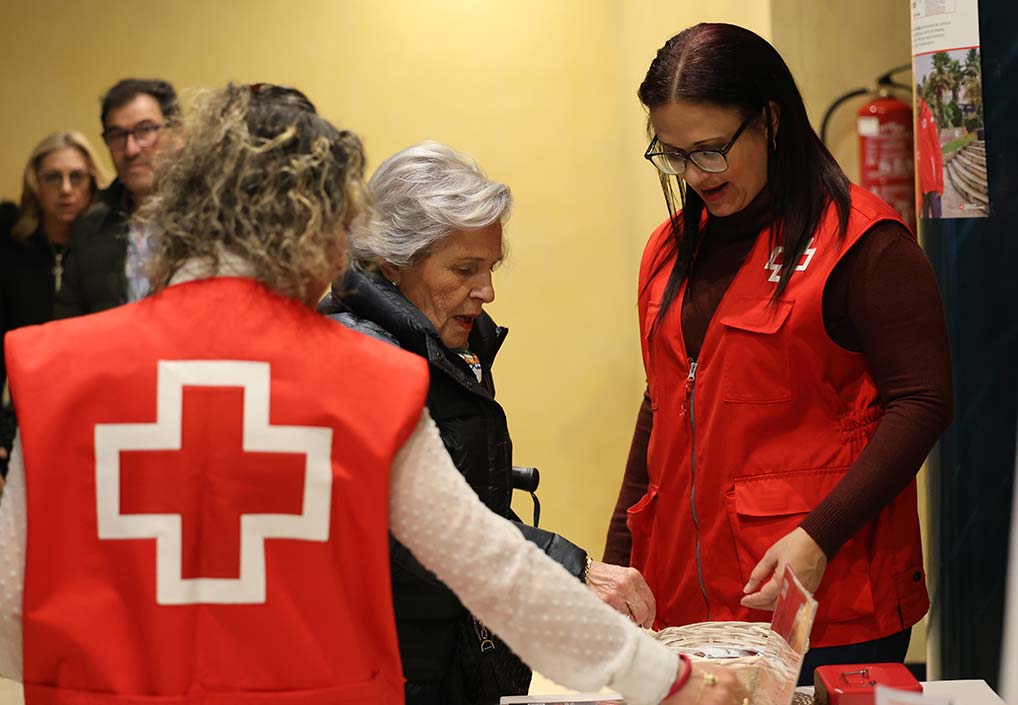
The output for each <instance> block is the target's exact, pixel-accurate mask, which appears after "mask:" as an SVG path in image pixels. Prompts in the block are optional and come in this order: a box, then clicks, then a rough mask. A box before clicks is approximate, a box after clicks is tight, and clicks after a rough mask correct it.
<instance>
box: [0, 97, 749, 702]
mask: <svg viewBox="0 0 1018 705" xmlns="http://www.w3.org/2000/svg"><path fill="white" fill-rule="evenodd" d="M185 138H186V146H185V147H184V148H183V150H182V151H181V152H180V154H179V155H177V157H176V158H174V160H173V162H172V163H170V164H169V165H168V166H167V168H166V169H165V171H162V172H161V173H160V176H159V178H158V182H157V186H156V191H155V192H154V194H153V196H152V198H151V199H149V200H148V201H146V202H145V204H144V205H143V206H142V207H141V210H140V217H141V218H143V219H144V221H143V222H145V223H147V224H148V226H149V227H151V228H152V237H153V243H152V244H153V247H152V249H151V251H150V258H151V259H150V260H149V264H150V270H149V271H150V275H151V279H152V284H153V290H154V291H153V294H152V295H151V296H149V297H147V298H145V299H143V300H141V301H137V302H135V303H131V304H127V305H125V306H121V307H118V308H115V309H112V310H109V311H104V312H101V313H97V314H95V315H92V316H85V317H81V318H75V319H71V320H66V321H56V322H53V323H50V324H48V325H45V326H42V327H39V328H33V329H25V330H21V331H16V332H15V333H13V334H12V336H11V338H12V339H11V340H10V341H9V342H8V346H9V350H8V354H9V356H10V360H9V364H10V370H11V388H12V391H13V393H14V399H15V403H16V404H18V405H20V406H19V413H21V414H22V421H23V423H22V427H21V429H20V431H19V434H20V435H19V438H18V440H17V442H16V443H15V449H14V454H13V456H12V463H11V472H10V481H9V483H8V488H7V490H6V492H5V496H4V498H3V502H2V503H0V674H4V675H7V676H14V677H21V678H22V679H23V682H24V683H25V694H26V702H27V703H28V705H33V704H34V703H43V702H86V701H87V702H90V703H95V704H97V705H101V704H104V703H105V704H106V705H116V704H117V703H119V704H121V705H122V704H123V703H127V702H148V700H146V698H148V697H152V698H154V699H153V700H152V702H157V701H158V702H164V703H175V704H177V705H187V704H196V703H203V702H219V703H235V704H243V703H247V704H248V705H253V704H255V703H270V702H282V703H287V704H288V705H322V704H324V703H336V704H337V705H338V704H339V703H344V704H348V705H368V704H372V705H382V704H385V705H398V704H399V703H402V702H403V675H402V668H401V665H400V655H399V648H398V643H397V638H396V626H395V623H394V617H393V606H392V592H391V588H390V572H389V548H388V547H389V530H390V528H391V530H392V533H393V535H394V536H395V537H396V538H397V540H399V541H400V542H402V543H403V544H404V545H406V546H407V548H409V549H410V550H411V551H413V552H414V553H415V555H416V556H417V558H418V559H419V560H420V561H421V563H422V564H423V565H424V566H425V567H427V568H428V569H429V570H432V571H434V572H435V573H436V574H437V575H438V576H439V577H440V578H441V579H442V580H443V581H445V582H446V584H448V585H449V587H451V588H452V589H453V590H454V591H456V593H457V594H458V595H459V597H460V599H462V601H463V603H464V605H466V607H467V608H468V609H469V610H470V611H471V612H473V613H474V614H476V615H477V616H478V617H479V618H480V619H482V620H483V621H484V623H485V624H488V625H489V626H490V627H491V628H492V629H494V630H496V631H497V632H498V634H500V635H501V636H502V637H503V638H504V639H505V640H506V642H507V643H509V645H510V646H511V647H512V648H513V649H515V650H517V653H518V654H519V655H520V657H521V658H523V659H524V660H526V661H527V662H528V663H529V664H531V665H533V666H534V667H536V668H539V669H540V670H541V671H542V672H543V673H545V674H547V675H548V676H550V677H552V678H555V679H557V680H559V681H561V682H563V683H565V684H567V685H571V686H573V687H577V688H582V689H597V688H600V687H601V686H602V685H606V684H608V685H611V686H612V687H613V688H615V689H617V690H619V691H620V692H621V693H623V695H625V697H626V702H628V703H631V704H632V705H650V704H651V703H657V702H661V701H664V702H666V703H668V704H669V705H679V704H680V703H694V702H696V703H699V704H700V705H738V703H743V702H744V701H743V697H744V693H743V691H742V689H741V687H740V686H739V685H738V684H737V682H736V680H735V677H734V676H733V675H732V674H731V672H729V671H727V670H725V669H723V668H718V667H715V666H702V665H696V666H693V665H690V664H689V662H688V660H680V659H679V658H678V657H677V656H676V655H675V654H674V653H672V652H670V651H669V650H668V649H667V648H665V647H664V646H663V645H661V644H660V643H657V642H655V641H653V640H652V639H650V638H649V637H648V636H647V635H646V634H644V633H643V631H642V630H640V629H639V628H638V627H637V626H636V625H634V624H632V623H631V622H630V621H629V620H627V619H626V618H625V617H623V616H622V615H620V614H618V613H617V612H615V611H614V610H612V609H611V608H610V607H608V606H607V605H605V604H604V603H602V602H601V601H600V600H598V599H597V598H596V597H594V596H593V595H592V594H591V593H590V591H589V590H587V589H586V588H585V587H584V586H583V585H581V584H580V583H579V581H577V580H576V579H575V578H573V577H572V576H571V575H569V574H568V573H567V572H565V571H564V570H563V569H562V568H561V567H559V566H558V565H557V564H555V563H554V562H553V561H552V560H551V559H549V558H548V557H547V556H545V555H544V553H543V552H542V551H541V550H540V549H538V548H537V547H536V546H534V545H533V544H531V543H529V542H527V541H525V540H524V538H523V536H522V535H521V534H520V532H519V531H518V530H517V529H516V528H515V527H514V526H513V525H512V524H510V523H509V522H507V521H505V520H504V519H502V518H500V517H498V516H496V515H495V514H493V513H491V512H490V511H489V510H488V509H487V508H486V507H485V506H484V505H483V504H482V503H481V501H480V500H479V499H478V497H477V495H476V494H474V492H473V491H472V490H471V489H470V487H469V486H468V485H467V483H466V481H465V480H464V479H463V477H462V476H461V475H460V473H459V472H458V471H457V470H456V467H455V465H454V464H453V462H452V459H451V458H450V457H449V455H448V453H447V452H446V450H445V447H444V446H443V444H442V440H441V438H440V436H439V433H438V430H437V428H436V427H435V424H434V422H433V421H432V420H431V418H430V416H429V415H428V413H427V410H426V408H425V397H426V394H427V391H428V373H427V363H426V362H425V361H424V360H422V359H421V358H420V357H418V356H417V355H413V354H411V353H408V352H405V351H402V350H399V349H398V348H396V347H395V346H392V345H387V344H385V343H382V342H379V341H377V340H373V339H372V338H370V337H368V336H366V335H362V334H360V333H357V332H355V331H352V330H349V329H347V328H345V327H344V326H340V325H337V324H336V323H334V322H333V321H330V320H328V319H327V318H325V317H324V316H320V315H318V314H316V313H314V311H313V310H312V308H311V307H312V306H313V305H314V303H315V301H316V300H317V298H318V295H319V292H320V291H322V289H323V288H324V287H325V286H326V285H327V284H328V282H330V281H331V280H332V279H333V278H334V277H335V276H336V275H337V274H338V270H341V269H342V268H343V262H344V260H345V259H346V257H345V241H346V232H347V230H348V228H350V227H352V226H353V225H354V224H355V223H358V222H362V220H361V219H362V217H363V215H365V214H366V212H367V207H366V205H365V200H366V199H365V197H364V184H363V181H362V178H363V177H362V174H363V168H364V156H363V152H362V150H361V146H360V142H359V140H358V139H357V138H356V137H355V136H354V135H353V134H352V133H349V132H345V131H344V132H341V131H339V130H337V129H336V128H335V127H333V126H332V125H331V124H329V123H328V122H327V121H325V120H324V119H322V118H321V117H319V116H318V115H317V114H316V112H315V109H314V106H313V105H312V104H311V103H310V102H309V101H308V99H307V98H306V97H305V96H304V95H303V94H301V93H299V92H298V91H295V90H293V89H286V88H281V87H278V86H267V85H264V84H256V85H253V86H232V85H231V86H227V87H226V88H224V89H221V90H218V91H215V92H213V93H211V94H210V95H209V96H208V97H207V98H206V99H205V101H204V102H203V103H202V104H201V105H200V106H199V108H198V109H197V110H196V112H195V114H194V116H193V118H191V119H190V120H189V121H187V122H186V123H185ZM69 355H74V356H75V357H76V364H75V365H70V366H66V367H65V368H64V369H63V371H62V375H61V380H60V393H59V394H45V393H42V392H43V390H44V389H45V388H46V387H47V385H51V384H52V380H51V379H50V378H49V377H48V376H47V370H48V369H50V366H52V365H57V364H59V362H60V361H61V360H64V359H66V358H67V356H69ZM54 428H58V429H60V433H59V436H58V438H57V439H54V438H53V433H52V429H54ZM56 470H58V472H57V471H56ZM26 490H27V492H26ZM436 507H437V508H440V511H435V508H436ZM26 534H27V535H28V541H27V543H26V541H25V536H26ZM26 545H27V547H28V550H27V552H26V550H25V548H26Z"/></svg>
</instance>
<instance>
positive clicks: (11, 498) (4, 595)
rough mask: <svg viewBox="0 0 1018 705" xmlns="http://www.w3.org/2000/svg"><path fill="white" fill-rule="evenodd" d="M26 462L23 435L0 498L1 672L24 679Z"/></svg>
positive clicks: (17, 442)
mask: <svg viewBox="0 0 1018 705" xmlns="http://www.w3.org/2000/svg"><path fill="white" fill-rule="evenodd" d="M26 511H27V507H26V506H25V465H24V462H23V460H22V457H21V439H20V438H18V437H17V436H15V437H14V448H13V449H12V451H11V459H10V462H9V463H8V465H7V483H6V484H5V485H4V490H3V497H2V498H0V676H2V677H4V678H10V679H12V680H17V681H20V680H21V658H22V654H21V601H22V595H23V594H24V592H25V533H26V530H25V513H26Z"/></svg>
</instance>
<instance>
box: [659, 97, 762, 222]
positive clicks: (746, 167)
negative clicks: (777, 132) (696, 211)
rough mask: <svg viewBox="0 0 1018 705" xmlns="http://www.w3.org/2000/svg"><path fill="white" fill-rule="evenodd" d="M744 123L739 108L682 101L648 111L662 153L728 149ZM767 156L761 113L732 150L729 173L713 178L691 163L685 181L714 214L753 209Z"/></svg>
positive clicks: (729, 154) (726, 171)
mask: <svg viewBox="0 0 1018 705" xmlns="http://www.w3.org/2000/svg"><path fill="white" fill-rule="evenodd" d="M743 120H744V116H743V115H742V114H741V113H740V112H739V111H738V110H737V109H736V108H729V107H722V106H718V105H714V104H711V103H692V102H688V101H684V100H676V101H673V102H671V103H666V104H665V105H660V106H658V107H656V108H653V109H652V110H651V111H650V122H651V125H652V126H653V128H654V132H655V134H656V135H657V139H658V142H659V143H660V145H661V149H662V151H664V150H676V151H680V152H684V153H689V152H691V151H693V150H695V149H724V147H725V146H726V145H727V144H728V143H729V142H730V141H731V139H732V136H733V135H734V134H735V133H736V132H737V131H738V129H739V126H740V125H742V123H743ZM767 156H768V148H767V132H766V127H765V125H764V119H763V116H762V114H761V117H760V119H758V120H753V121H752V122H751V123H749V125H747V126H746V129H745V130H743V132H742V134H741V135H739V137H738V139H737V140H736V141H735V143H734V144H733V145H732V147H731V149H730V150H729V151H728V154H727V155H726V157H727V160H728V168H727V169H726V170H725V171H723V172H720V173H715V174H712V173H709V172H706V171H703V170H702V169H700V168H699V167H698V166H696V165H695V164H693V163H692V162H690V161H687V163H686V170H685V173H683V175H682V178H683V179H684V180H685V182H686V184H687V185H688V186H689V187H690V188H692V189H693V190H694V191H696V193H697V194H699V196H700V198H702V199H703V202H704V204H705V205H706V206H707V210H708V211H710V213H711V215H714V216H718V217H723V216H726V215H732V214H733V213H738V212H739V211H741V210H742V209H743V208H745V207H746V206H747V205H749V203H750V201H752V200H753V199H754V198H756V196H757V194H759V193H760V191H762V190H763V187H764V185H766V183H767Z"/></svg>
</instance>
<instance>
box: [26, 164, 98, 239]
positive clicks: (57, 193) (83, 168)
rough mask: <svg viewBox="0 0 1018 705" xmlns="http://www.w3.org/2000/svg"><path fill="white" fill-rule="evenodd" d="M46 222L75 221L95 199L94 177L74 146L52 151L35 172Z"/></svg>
mask: <svg viewBox="0 0 1018 705" xmlns="http://www.w3.org/2000/svg"><path fill="white" fill-rule="evenodd" d="M35 176H36V180H37V181H38V184H39V194H38V196H39V208H40V210H42V220H43V223H51V224H69V223H72V222H74V219H75V218H77V217H78V216H79V215H80V214H81V212H82V211H83V210H85V208H87V207H88V202H89V201H90V200H91V197H92V175H91V173H90V172H89V170H88V162H86V161H85V157H84V156H83V155H82V154H81V152H79V151H78V150H77V149H75V148H74V147H65V148H63V149H58V150H55V151H53V152H50V153H49V154H47V155H46V156H45V157H43V158H42V160H41V161H40V162H39V166H38V168H37V169H36V174H35Z"/></svg>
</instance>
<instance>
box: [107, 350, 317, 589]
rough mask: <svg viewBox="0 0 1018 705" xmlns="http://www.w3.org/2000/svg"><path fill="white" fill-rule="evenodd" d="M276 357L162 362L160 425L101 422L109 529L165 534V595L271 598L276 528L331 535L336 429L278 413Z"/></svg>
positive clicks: (306, 535) (159, 569)
mask: <svg viewBox="0 0 1018 705" xmlns="http://www.w3.org/2000/svg"><path fill="white" fill-rule="evenodd" d="M269 380H270V369H269V365H268V363H264V362H246V361H232V360H231V361H194V360H180V361H160V362H159V367H158V383H157V384H158V389H157V402H156V406H157V411H156V423H154V424H97V425H96V428H95V454H96V507H97V513H98V524H99V526H98V529H99V538H100V539H155V540H156V565H155V570H156V601H157V602H158V603H159V604H193V603H261V602H264V601H265V579H266V578H265V539H270V538H276V539H300V540H306V541H325V540H327V539H328V536H329V516H330V508H331V496H332V467H331V448H332V430H331V429H330V428H324V427H314V426H273V425H271V424H270V423H269Z"/></svg>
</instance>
